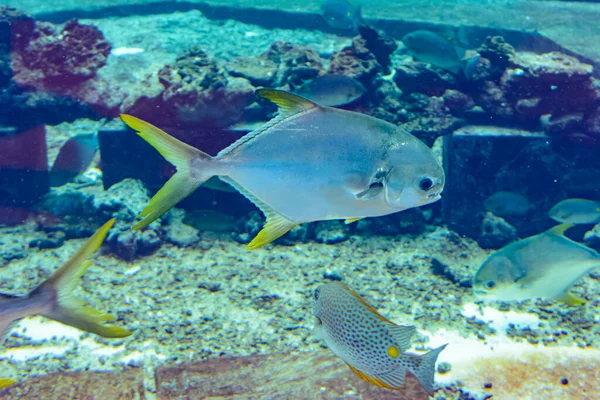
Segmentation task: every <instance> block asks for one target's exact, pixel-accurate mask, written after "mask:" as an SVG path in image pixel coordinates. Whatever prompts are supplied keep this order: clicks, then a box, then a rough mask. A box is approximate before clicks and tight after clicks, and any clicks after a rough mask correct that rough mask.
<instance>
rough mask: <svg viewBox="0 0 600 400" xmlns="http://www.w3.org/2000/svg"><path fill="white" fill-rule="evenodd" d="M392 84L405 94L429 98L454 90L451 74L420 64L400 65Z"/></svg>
mask: <svg viewBox="0 0 600 400" xmlns="http://www.w3.org/2000/svg"><path fill="white" fill-rule="evenodd" d="M394 82H396V85H398V87H399V88H400V89H402V91H403V92H405V93H412V92H418V93H425V94H428V95H430V96H441V95H442V94H444V92H445V91H446V90H448V89H454V88H456V79H455V78H454V76H452V74H450V73H449V72H447V71H445V70H443V69H441V68H436V67H431V66H428V65H427V64H425V63H420V62H415V63H411V64H407V65H400V66H399V67H398V68H397V69H396V74H395V75H394Z"/></svg>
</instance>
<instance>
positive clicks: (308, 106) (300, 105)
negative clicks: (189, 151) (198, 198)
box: [217, 89, 320, 157]
mask: <svg viewBox="0 0 600 400" xmlns="http://www.w3.org/2000/svg"><path fill="white" fill-rule="evenodd" d="M254 93H255V94H256V95H257V96H258V97H262V98H263V99H267V100H269V101H272V102H273V103H275V104H276V105H277V107H279V114H278V115H277V116H276V117H275V118H273V119H271V120H270V121H268V122H267V123H265V124H264V125H263V126H261V127H260V128H258V129H256V130H253V131H252V132H249V133H247V134H246V135H244V136H242V137H241V138H239V139H238V140H236V141H235V142H234V143H232V144H231V145H229V146H227V147H226V148H224V149H223V150H221V151H220V152H219V154H218V155H217V157H222V156H224V155H226V154H229V153H231V152H232V151H234V150H235V149H237V148H239V147H240V146H242V145H243V144H245V143H248V142H249V141H251V140H252V139H255V138H256V137H258V136H260V135H261V134H263V133H264V132H266V131H267V130H268V129H269V128H271V127H273V126H275V125H277V124H279V123H280V122H282V121H285V120H286V119H288V118H291V117H294V116H297V115H298V114H300V113H303V112H306V111H310V110H313V109H315V108H319V107H320V106H319V105H318V104H316V103H313V102H312V101H310V100H307V99H305V98H304V97H300V96H298V95H295V94H292V93H289V92H286V91H283V90H276V89H257V90H256V91H255V92H254Z"/></svg>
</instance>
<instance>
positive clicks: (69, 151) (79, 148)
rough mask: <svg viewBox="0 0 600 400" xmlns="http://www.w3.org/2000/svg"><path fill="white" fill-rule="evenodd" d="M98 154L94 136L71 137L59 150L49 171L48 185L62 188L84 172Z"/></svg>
mask: <svg viewBox="0 0 600 400" xmlns="http://www.w3.org/2000/svg"><path fill="white" fill-rule="evenodd" d="M97 152H98V138H97V137H96V135H95V134H79V135H76V136H73V137H72V138H70V139H69V140H67V141H66V142H65V144H64V145H63V146H62V147H61V148H60V151H59V153H58V156H57V157H56V160H55V161H54V164H53V165H52V169H51V170H50V185H51V186H62V185H64V184H66V183H67V182H69V181H71V180H72V179H73V178H75V177H76V176H77V175H79V174H80V173H82V172H84V171H85V170H86V169H87V168H88V167H89V166H90V164H91V163H92V160H93V159H94V157H95V155H96V153H97Z"/></svg>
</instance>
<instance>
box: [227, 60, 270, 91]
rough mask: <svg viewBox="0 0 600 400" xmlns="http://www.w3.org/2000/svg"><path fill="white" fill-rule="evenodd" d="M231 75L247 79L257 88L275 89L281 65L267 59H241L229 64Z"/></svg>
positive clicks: (228, 68)
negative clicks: (274, 83)
mask: <svg viewBox="0 0 600 400" xmlns="http://www.w3.org/2000/svg"><path fill="white" fill-rule="evenodd" d="M227 70H228V71H229V74H230V75H231V76H234V77H239V78H245V79H248V80H249V81H250V83H251V84H252V85H253V86H256V87H261V86H262V87H274V85H273V82H274V80H275V78H276V75H277V72H278V70H279V64H278V63H276V62H274V61H272V60H269V59H268V58H265V57H239V58H236V59H235V60H233V61H232V62H230V63H228V64H227Z"/></svg>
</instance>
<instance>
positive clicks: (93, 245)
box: [31, 218, 131, 338]
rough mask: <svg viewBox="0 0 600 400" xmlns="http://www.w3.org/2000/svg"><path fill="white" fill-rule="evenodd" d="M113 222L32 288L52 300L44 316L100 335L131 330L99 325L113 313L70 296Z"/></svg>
mask: <svg viewBox="0 0 600 400" xmlns="http://www.w3.org/2000/svg"><path fill="white" fill-rule="evenodd" d="M114 223H115V219H114V218H113V219H111V220H110V221H108V222H107V223H106V224H104V225H103V226H102V227H101V228H100V229H98V231H96V233H94V235H93V236H92V237H91V238H89V239H88V241H87V242H85V244H84V245H83V246H82V247H81V249H79V251H77V253H75V254H74V255H73V257H71V259H69V261H67V262H66V263H65V264H64V265H63V266H62V267H61V268H60V269H59V270H58V271H56V273H54V275H52V277H50V279H48V280H47V281H46V282H44V283H43V284H42V285H41V286H39V287H38V288H37V289H35V290H34V291H33V292H32V294H31V296H36V295H39V296H44V297H47V298H49V299H50V300H49V301H52V302H56V304H54V305H53V306H52V307H51V311H49V312H47V313H44V316H45V317H48V318H51V319H53V320H56V321H59V322H62V323H63V324H67V325H70V326H74V327H76V328H79V329H82V330H84V331H88V332H91V333H95V334H97V335H100V336H103V337H109V338H117V337H125V336H129V335H131V332H129V331H127V330H125V329H122V328H119V327H118V326H111V325H101V324H100V323H101V322H106V321H113V320H114V317H112V316H110V315H108V314H106V313H103V312H101V311H97V310H94V309H93V308H90V307H87V306H85V305H84V304H83V301H82V300H79V299H76V298H74V297H73V290H75V288H76V287H77V285H78V284H79V281H80V279H81V277H82V276H83V274H84V273H85V271H86V270H87V269H88V268H89V267H90V265H92V262H91V261H90V260H88V258H90V257H91V256H92V255H93V254H94V252H96V250H98V248H99V247H100V245H101V244H102V242H103V241H104V238H105V237H106V234H107V233H108V230H109V229H110V228H111V226H112V225H113V224H114Z"/></svg>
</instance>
